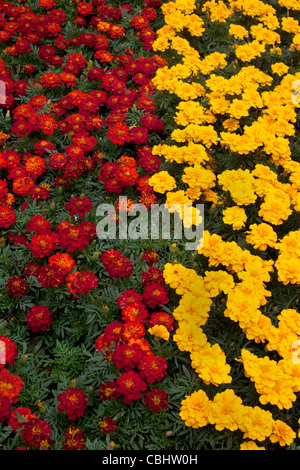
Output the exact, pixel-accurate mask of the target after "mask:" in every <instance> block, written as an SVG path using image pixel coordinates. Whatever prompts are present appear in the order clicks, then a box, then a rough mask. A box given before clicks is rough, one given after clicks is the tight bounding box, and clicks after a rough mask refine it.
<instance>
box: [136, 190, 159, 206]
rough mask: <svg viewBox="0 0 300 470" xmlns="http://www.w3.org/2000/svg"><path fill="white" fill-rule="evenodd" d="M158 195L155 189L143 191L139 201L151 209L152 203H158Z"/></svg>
mask: <svg viewBox="0 0 300 470" xmlns="http://www.w3.org/2000/svg"><path fill="white" fill-rule="evenodd" d="M156 202H157V197H156V195H155V193H154V192H153V191H141V194H140V197H139V203H140V204H143V205H144V206H145V207H147V209H150V208H151V206H152V204H156Z"/></svg>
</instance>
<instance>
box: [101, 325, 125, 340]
mask: <svg viewBox="0 0 300 470" xmlns="http://www.w3.org/2000/svg"><path fill="white" fill-rule="evenodd" d="M123 329H124V323H122V322H121V321H118V320H115V321H112V322H111V323H110V324H109V325H107V326H106V327H105V330H104V331H105V334H106V336H107V338H109V340H110V341H112V342H113V343H115V344H118V343H119V342H120V341H121V335H122V332H123Z"/></svg>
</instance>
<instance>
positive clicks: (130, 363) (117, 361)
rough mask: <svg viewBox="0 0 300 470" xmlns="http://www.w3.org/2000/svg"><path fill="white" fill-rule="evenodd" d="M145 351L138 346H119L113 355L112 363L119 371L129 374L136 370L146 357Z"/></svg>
mask: <svg viewBox="0 0 300 470" xmlns="http://www.w3.org/2000/svg"><path fill="white" fill-rule="evenodd" d="M144 354H145V353H144V351H143V350H142V349H141V348H140V347H139V346H138V345H137V344H132V345H131V346H129V345H128V344H119V345H117V346H116V347H115V350H114V352H113V353H112V361H113V363H114V365H115V366H116V367H117V368H118V369H122V368H124V370H125V371H126V372H127V371H129V370H132V369H134V368H135V366H136V365H137V364H138V363H139V362H140V361H141V359H142V357H143V356H144Z"/></svg>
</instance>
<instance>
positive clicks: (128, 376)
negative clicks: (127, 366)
mask: <svg viewBox="0 0 300 470" xmlns="http://www.w3.org/2000/svg"><path fill="white" fill-rule="evenodd" d="M147 388H148V385H147V383H146V382H144V380H142V379H141V377H140V375H139V374H137V373H136V372H134V371H132V370H131V371H129V372H124V373H123V374H121V375H120V376H119V378H118V379H117V391H118V393H119V394H120V395H122V396H123V400H124V403H125V404H126V405H130V403H131V402H132V401H133V400H140V399H141V398H142V394H141V392H144V391H145V390H147Z"/></svg>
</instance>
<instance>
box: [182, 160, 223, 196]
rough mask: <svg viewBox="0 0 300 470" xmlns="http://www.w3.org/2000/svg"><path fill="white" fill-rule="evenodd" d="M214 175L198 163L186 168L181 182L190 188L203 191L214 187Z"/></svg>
mask: <svg viewBox="0 0 300 470" xmlns="http://www.w3.org/2000/svg"><path fill="white" fill-rule="evenodd" d="M215 180H216V175H215V174H214V172H213V171H211V170H208V169H206V168H204V167H203V166H202V165H200V164H199V163H195V164H194V165H193V166H189V167H186V168H185V169H184V174H183V176H182V181H183V182H184V183H186V184H188V185H189V187H190V188H195V187H197V188H199V189H200V190H202V191H204V190H205V189H210V188H213V187H214V186H215Z"/></svg>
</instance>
